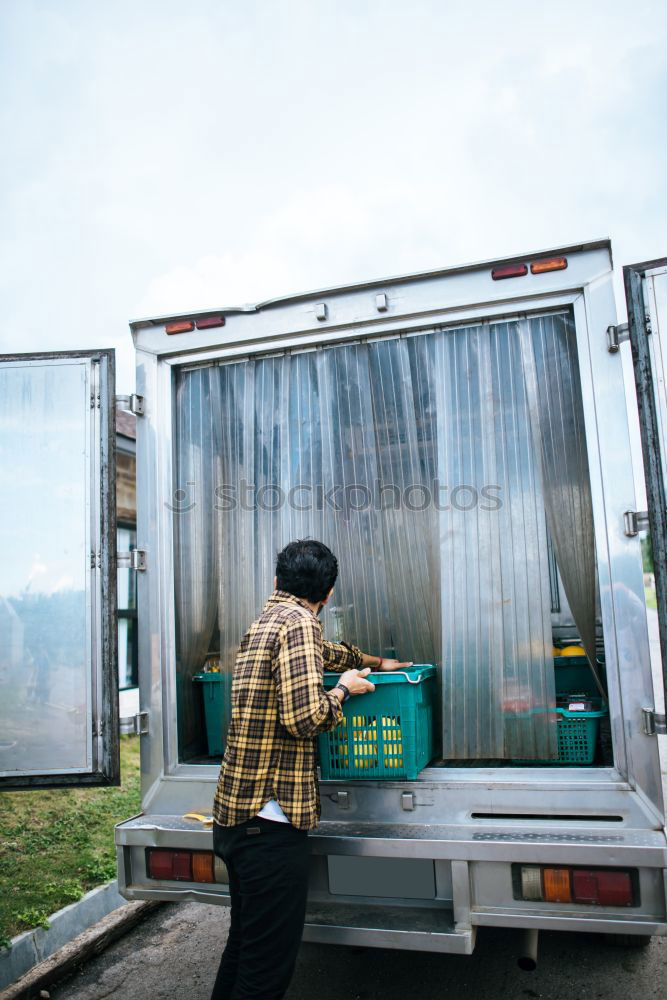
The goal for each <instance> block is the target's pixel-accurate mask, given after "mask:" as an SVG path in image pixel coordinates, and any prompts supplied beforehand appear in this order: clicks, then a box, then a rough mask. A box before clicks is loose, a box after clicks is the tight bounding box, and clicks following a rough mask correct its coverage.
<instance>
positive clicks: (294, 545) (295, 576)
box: [276, 538, 338, 604]
mask: <svg viewBox="0 0 667 1000" xmlns="http://www.w3.org/2000/svg"><path fill="white" fill-rule="evenodd" d="M337 576H338V560H337V559H336V557H335V555H334V554H333V552H332V551H331V549H328V548H327V547H326V545H324V544H323V543H322V542H316V541H315V540H314V539H310V538H307V539H304V540H303V541H301V540H297V541H296V542H290V543H289V544H288V545H286V546H285V548H284V549H283V550H282V552H279V553H278V559H277V561H276V583H277V587H278V590H285V591H287V593H288V594H293V595H294V597H305V599H306V600H307V601H310V602H311V603H312V604H317V603H318V601H323V600H324V598H325V597H326V596H327V594H328V593H329V591H330V590H331V588H332V587H333V585H334V583H335V582H336V577H337Z"/></svg>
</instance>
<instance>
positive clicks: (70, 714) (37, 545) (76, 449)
mask: <svg viewBox="0 0 667 1000" xmlns="http://www.w3.org/2000/svg"><path fill="white" fill-rule="evenodd" d="M90 368H91V363H90V360H89V359H87V358H86V359H76V360H74V359H64V360H62V361H54V359H49V360H45V361H11V362H4V363H2V365H0V466H1V468H2V476H1V478H0V550H1V551H2V561H1V562H0V773H1V774H2V775H4V776H10V777H11V776H12V775H14V774H18V773H20V774H26V775H31V774H39V775H49V774H52V773H55V772H58V773H63V772H65V773H67V772H72V773H76V772H79V771H89V770H90V769H91V757H92V747H91V740H92V736H91V725H90V720H91V674H90V660H91V638H90V636H91V609H90V604H89V599H88V596H87V590H88V586H87V584H88V576H89V573H90V504H91V495H90V493H91V491H90V460H91V447H90V444H91V434H90V425H91V412H92V411H91V406H90Z"/></svg>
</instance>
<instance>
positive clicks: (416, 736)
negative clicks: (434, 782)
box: [318, 664, 436, 781]
mask: <svg viewBox="0 0 667 1000" xmlns="http://www.w3.org/2000/svg"><path fill="white" fill-rule="evenodd" d="M369 679H370V680H371V681H372V683H373V684H375V691H373V692H371V693H370V694H363V695H356V696H354V697H352V698H350V700H349V701H348V702H346V703H345V705H344V706H343V721H342V722H341V724H340V725H339V726H337V727H336V729H333V730H331V731H330V732H328V733H321V734H320V736H319V737H318V749H319V758H320V770H321V774H322V778H324V779H334V778H345V779H349V778H355V779H361V780H368V779H369V778H388V779H393V780H396V779H400V778H407V779H408V780H410V781H413V780H414V779H415V778H416V777H417V775H418V774H419V772H420V771H421V770H422V769H423V768H424V767H426V765H427V764H428V763H429V761H430V760H432V759H433V757H434V756H435V749H434V746H433V704H434V699H435V693H436V671H435V667H434V666H432V665H431V664H417V665H415V666H413V667H410V668H409V669H408V670H401V671H398V670H397V671H387V672H386V673H377V674H372V675H371V676H370V678H369ZM339 680H340V674H336V673H329V672H327V673H325V675H324V686H325V688H329V689H330V688H332V687H335V685H336V684H337V682H338V681H339Z"/></svg>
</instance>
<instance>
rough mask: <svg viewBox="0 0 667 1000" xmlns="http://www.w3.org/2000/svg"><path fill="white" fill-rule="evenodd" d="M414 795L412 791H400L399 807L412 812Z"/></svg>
mask: <svg viewBox="0 0 667 1000" xmlns="http://www.w3.org/2000/svg"><path fill="white" fill-rule="evenodd" d="M416 804H417V803H416V802H415V797H414V795H413V794H412V792H402V793H401V809H403V810H404V811H405V812H413V810H414V808H415V806H416Z"/></svg>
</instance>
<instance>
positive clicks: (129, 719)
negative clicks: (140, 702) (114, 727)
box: [120, 712, 148, 736]
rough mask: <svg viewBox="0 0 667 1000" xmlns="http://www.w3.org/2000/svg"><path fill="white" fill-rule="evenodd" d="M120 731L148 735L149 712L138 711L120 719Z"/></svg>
mask: <svg viewBox="0 0 667 1000" xmlns="http://www.w3.org/2000/svg"><path fill="white" fill-rule="evenodd" d="M120 731H121V733H124V734H129V735H131V736H146V734H147V733H148V712H137V714H136V715H128V716H126V717H125V718H124V719H121V720H120Z"/></svg>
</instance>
